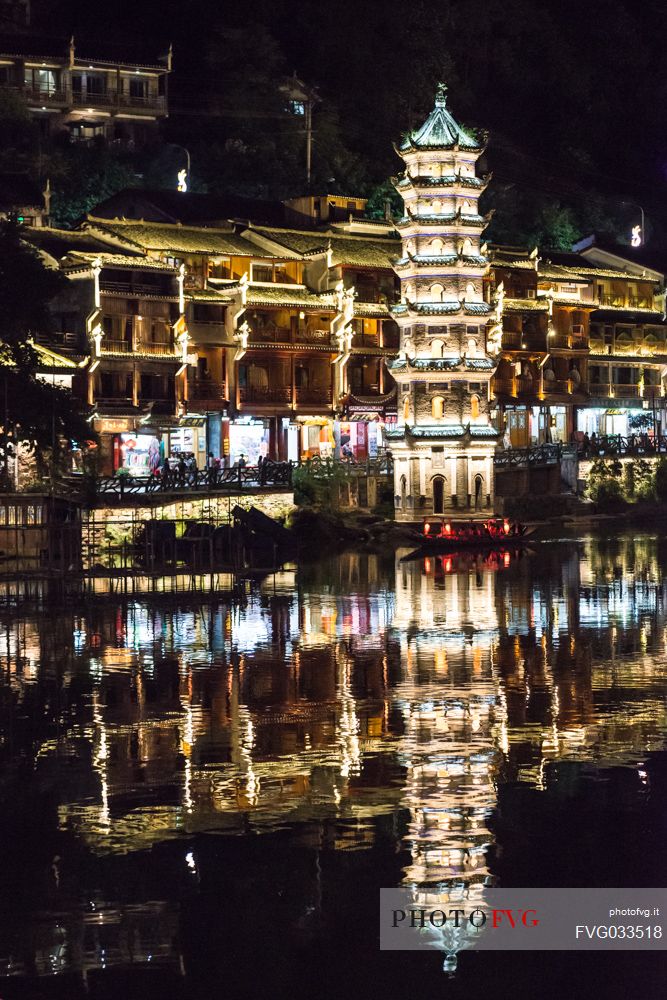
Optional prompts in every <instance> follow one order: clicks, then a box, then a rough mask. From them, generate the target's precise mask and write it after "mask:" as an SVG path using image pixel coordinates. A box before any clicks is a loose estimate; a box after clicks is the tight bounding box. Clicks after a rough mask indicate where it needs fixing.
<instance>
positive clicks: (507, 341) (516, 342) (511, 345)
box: [500, 330, 523, 351]
mask: <svg viewBox="0 0 667 1000" xmlns="http://www.w3.org/2000/svg"><path fill="white" fill-rule="evenodd" d="M522 341H523V334H522V333H519V332H518V331H516V330H503V335H502V339H501V341H500V346H501V348H502V350H503V351H520V350H521V345H522Z"/></svg>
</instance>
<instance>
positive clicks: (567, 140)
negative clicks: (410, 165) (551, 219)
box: [33, 0, 667, 215]
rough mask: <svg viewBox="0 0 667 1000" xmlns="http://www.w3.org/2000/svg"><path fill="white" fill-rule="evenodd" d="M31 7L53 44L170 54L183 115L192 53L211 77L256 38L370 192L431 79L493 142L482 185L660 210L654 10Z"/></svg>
mask: <svg viewBox="0 0 667 1000" xmlns="http://www.w3.org/2000/svg"><path fill="white" fill-rule="evenodd" d="M33 3H34V7H35V8H36V11H37V18H38V19H39V20H41V22H42V23H43V24H44V25H51V26H52V25H56V24H57V25H58V30H59V32H63V33H65V32H69V31H74V32H76V33H77V34H78V35H80V36H81V35H84V34H85V35H90V36H98V37H100V38H115V39H117V40H122V39H123V38H126V37H127V34H128V32H129V34H130V36H131V37H133V38H134V39H137V40H141V41H142V42H143V43H148V44H151V45H153V44H154V47H159V46H160V44H166V43H167V42H168V41H170V40H171V41H172V42H173V45H174V68H175V72H174V77H173V81H172V97H173V100H174V102H175V106H176V105H178V103H179V102H181V103H182V105H183V106H184V107H188V106H192V105H191V102H192V100H193V98H194V96H195V95H196V93H197V89H198V87H200V86H201V76H200V65H201V62H200V61H201V56H202V52H203V51H204V49H205V47H206V46H208V50H209V53H210V63H211V64H212V65H215V60H216V58H217V56H216V46H218V49H217V52H218V53H220V52H224V58H225V59H227V60H230V59H232V60H233V52H234V50H235V48H237V41H238V38H237V36H235V35H234V32H235V31H237V30H241V31H242V32H243V33H244V34H245V37H246V43H247V40H248V38H250V39H251V40H252V35H253V33H255V34H256V36H257V38H258V39H259V37H260V29H263V30H262V31H261V34H262V45H266V44H267V39H266V34H267V33H268V35H269V36H270V39H268V44H270V43H271V39H273V42H274V43H275V46H274V49H273V53H272V58H273V56H275V59H276V63H277V64H282V67H283V69H284V70H285V71H287V72H291V71H294V70H295V71H296V72H297V73H298V74H299V76H301V77H302V78H303V79H304V80H307V81H308V82H310V83H312V84H314V85H316V86H317V87H318V89H319V92H320V94H321V95H322V98H323V104H322V107H326V108H327V110H329V111H337V113H338V116H339V121H340V127H341V131H342V135H343V138H344V141H345V143H346V145H347V147H348V149H350V150H351V151H352V152H353V153H354V154H357V155H359V156H360V157H361V158H362V159H363V160H364V162H365V164H366V169H367V171H368V173H369V175H370V177H371V178H372V179H374V180H381V179H382V178H384V177H386V176H387V175H388V174H389V173H391V172H393V171H395V170H396V168H397V163H396V160H395V157H394V154H393V152H392V148H391V142H392V140H394V139H396V138H397V137H398V136H399V135H400V133H401V132H402V131H404V130H405V129H406V128H407V127H408V126H409V125H410V124H414V123H416V122H417V120H418V119H420V118H422V117H423V115H424V113H425V112H426V111H427V110H428V108H429V106H430V102H431V99H432V94H433V87H434V84H435V82H436V81H437V80H438V79H440V78H442V79H444V80H446V81H447V83H448V84H449V88H450V97H451V103H452V107H453V110H454V111H455V113H456V114H457V116H458V117H460V118H461V119H462V120H463V121H465V122H467V123H469V124H472V125H475V126H477V127H482V128H485V129H488V130H489V131H490V132H491V140H492V141H491V146H490V153H489V158H490V166H491V167H492V168H493V169H494V172H495V176H496V178H500V179H501V180H502V181H504V182H509V183H512V182H515V183H517V184H522V185H533V186H537V187H539V188H540V189H542V190H544V191H546V192H547V193H549V194H551V195H553V196H554V197H563V198H564V199H567V198H568V197H569V196H570V194H571V193H572V192H573V191H575V192H576V191H577V190H580V189H581V188H584V189H588V188H592V189H594V190H598V191H600V192H602V193H604V194H606V195H608V196H610V197H612V198H614V199H619V200H620V199H622V198H627V199H629V200H632V199H634V200H641V201H642V204H644V205H645V207H646V210H647V212H649V213H651V212H653V213H654V214H655V215H659V214H660V212H662V211H664V209H663V208H662V204H663V202H664V200H665V199H664V191H665V187H666V186H667V135H666V130H665V107H667V68H666V64H665V57H664V43H665V38H666V37H667V4H665V3H664V2H663V0H641V2H638V0H589V2H582V0H553V2H551V0H542V2H540V0H449V2H448V0H402V2H398V0H380V2H363V0H337V2H336V3H335V4H326V3H322V2H321V0H299V2H298V3H294V2H287V0H254V2H253V4H252V5H251V6H246V5H239V4H234V5H233V4H231V3H224V2H222V3H220V2H216V0H184V2H181V3H176V2H174V0H171V2H167V3H156V2H154V0H115V2H114V3H113V4H107V5H102V4H96V5H94V7H93V5H91V4H90V3H89V0H33ZM249 18H251V19H252V21H249ZM251 44H252V41H251ZM241 50H242V46H241V48H240V49H239V69H242V66H243V52H242V51H241ZM251 75H252V74H250V77H251ZM249 87H252V82H251V79H249Z"/></svg>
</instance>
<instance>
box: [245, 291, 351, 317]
mask: <svg viewBox="0 0 667 1000" xmlns="http://www.w3.org/2000/svg"><path fill="white" fill-rule="evenodd" d="M247 305H248V306H285V307H290V306H294V307H296V308H298V309H315V310H322V311H326V312H334V311H335V310H336V297H335V296H334V295H332V294H330V293H326V292H325V293H324V294H323V295H315V294H314V293H313V292H310V291H308V289H307V288H304V287H303V285H275V286H269V285H264V286H258V285H250V286H249V287H248V298H247Z"/></svg>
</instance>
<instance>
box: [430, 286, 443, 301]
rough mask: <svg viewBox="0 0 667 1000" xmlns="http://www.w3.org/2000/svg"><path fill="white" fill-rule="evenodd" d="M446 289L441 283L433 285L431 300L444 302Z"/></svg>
mask: <svg viewBox="0 0 667 1000" xmlns="http://www.w3.org/2000/svg"><path fill="white" fill-rule="evenodd" d="M444 293H445V289H444V287H443V286H442V285H440V284H437V283H436V284H435V285H431V302H442V297H443V295H444Z"/></svg>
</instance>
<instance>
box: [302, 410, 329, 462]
mask: <svg viewBox="0 0 667 1000" xmlns="http://www.w3.org/2000/svg"><path fill="white" fill-rule="evenodd" d="M297 420H298V422H299V425H300V427H301V458H304V459H305V458H332V457H333V453H334V446H335V437H334V424H333V420H331V418H330V417H297Z"/></svg>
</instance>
